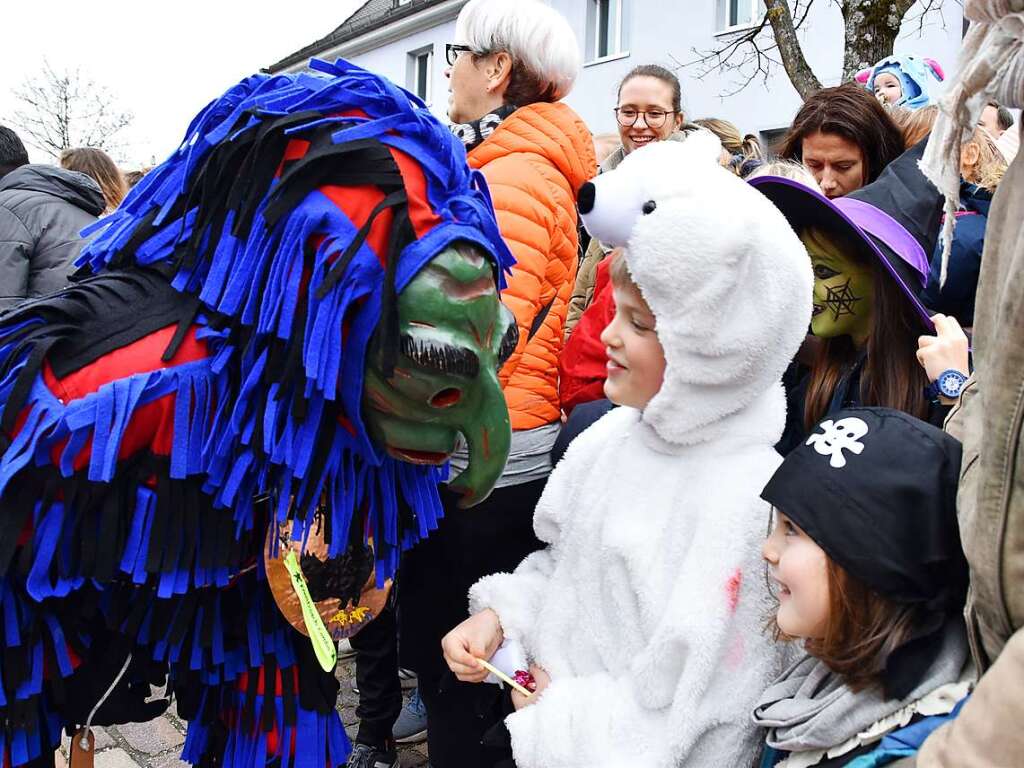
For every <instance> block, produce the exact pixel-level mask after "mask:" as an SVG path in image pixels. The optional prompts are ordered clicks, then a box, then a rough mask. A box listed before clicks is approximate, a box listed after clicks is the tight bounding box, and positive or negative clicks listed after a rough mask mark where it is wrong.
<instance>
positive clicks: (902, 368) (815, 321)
mask: <svg viewBox="0 0 1024 768" xmlns="http://www.w3.org/2000/svg"><path fill="white" fill-rule="evenodd" d="M923 151H924V143H923V142H922V143H921V144H918V145H917V146H916V147H914V148H912V149H910V150H908V151H907V152H905V153H904V154H903V155H901V156H900V157H899V158H897V159H896V160H895V161H893V162H892V163H890V164H889V166H888V167H887V168H886V169H885V170H884V171H883V172H882V174H881V176H879V177H878V179H877V180H876V181H874V182H872V183H871V184H868V185H867V186H865V187H862V188H861V189H858V190H856V191H855V192H852V193H850V194H849V195H846V196H845V197H842V198H837V199H834V200H831V199H828V198H826V197H825V196H824V195H822V194H820V193H818V192H817V191H816V190H813V189H810V188H808V187H806V186H804V185H802V184H799V183H797V182H794V181H792V180H790V179H784V178H780V177H770V176H762V177H759V178H756V179H752V180H751V181H750V183H751V184H752V185H754V186H755V187H757V189H759V190H760V191H761V192H763V193H764V194H765V195H767V196H768V198H769V199H770V200H771V201H772V202H773V203H775V205H776V206H778V208H779V209H780V210H781V211H782V213H783V214H784V215H785V216H786V218H787V219H788V220H789V223H790V225H791V226H792V227H793V229H794V230H795V231H796V232H797V234H799V235H800V239H801V240H802V241H803V243H804V246H805V247H806V248H807V254H808V256H809V258H810V260H811V265H812V268H813V270H814V313H813V315H812V318H811V332H812V333H813V334H814V335H815V336H817V337H818V338H819V339H821V340H822V344H821V345H820V347H819V349H818V352H817V356H816V358H815V359H814V361H813V363H812V364H811V365H810V368H809V369H808V370H806V372H803V374H802V376H793V378H792V379H790V380H789V381H788V382H787V386H788V393H787V396H788V400H789V409H788V415H787V425H786V432H785V434H784V435H783V437H782V440H781V441H780V442H779V445H778V449H779V451H780V452H781V453H782V454H783V455H786V454H787V453H788V452H789V451H790V450H792V449H793V448H794V447H795V446H797V445H799V444H800V442H801V441H802V440H803V439H804V438H805V437H806V435H807V433H808V430H809V429H810V427H811V426H812V425H814V424H816V423H817V422H818V421H819V420H820V419H822V418H823V417H825V416H830V415H831V414H833V413H835V412H836V411H838V410H840V409H841V408H847V407H852V406H859V405H868V406H883V407H888V408H896V409H898V410H901V411H903V412H905V413H908V414H910V415H911V416H915V417H917V418H919V419H925V420H928V421H930V422H932V423H933V424H937V425H941V423H942V419H943V418H944V417H945V415H946V413H947V412H948V410H949V408H948V406H949V405H950V404H951V403H952V400H951V399H949V398H955V396H956V395H957V394H958V391H959V386H962V383H963V381H965V380H966V377H967V374H968V373H969V372H968V361H967V343H966V337H964V335H963V331H962V330H961V329H960V326H959V325H958V324H956V320H955V319H953V318H943V319H942V321H941V322H939V323H938V325H939V326H940V327H939V328H938V330H940V331H943V332H944V336H955V337H956V338H957V339H958V340H959V342H960V343H959V344H958V345H957V350H958V353H957V354H956V355H954V356H952V357H951V358H950V359H949V360H947V361H946V364H945V365H943V366H941V370H938V371H936V370H935V366H934V365H932V364H929V365H928V366H927V371H926V370H925V369H924V367H923V364H922V365H919V362H918V359H917V352H918V344H919V339H920V338H921V337H922V336H930V335H931V334H932V333H934V332H935V331H936V322H934V321H933V318H932V317H930V313H929V312H928V310H926V309H925V307H924V305H922V304H921V302H920V300H919V299H918V294H919V293H920V292H921V290H922V289H923V288H924V287H925V284H926V282H927V279H928V272H929V257H930V255H931V254H932V253H933V252H934V250H935V240H936V236H937V233H938V231H939V221H940V216H941V212H942V211H941V198H940V196H939V194H938V191H937V190H936V189H935V188H934V187H933V186H932V185H931V184H930V183H929V182H928V181H927V180H926V179H925V178H924V176H923V175H922V174H921V172H920V171H919V170H918V168H917V161H918V160H920V158H921V154H922V152H923ZM938 317H940V316H936V318H938ZM947 320H948V321H949V322H946V321H947ZM922 343H927V342H922ZM791 373H792V370H791V371H790V373H787V378H788V377H789V376H790V374H791ZM946 374H949V375H948V376H947V375H946ZM793 379H795V381H794V380H793ZM944 384H948V386H944V387H940V386H939V385H944ZM954 385H955V386H954Z"/></svg>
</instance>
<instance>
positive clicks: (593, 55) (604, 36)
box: [587, 0, 629, 61]
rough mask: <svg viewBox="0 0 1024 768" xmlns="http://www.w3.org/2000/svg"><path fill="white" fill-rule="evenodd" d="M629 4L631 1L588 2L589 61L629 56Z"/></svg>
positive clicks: (601, 0) (607, 0)
mask: <svg viewBox="0 0 1024 768" xmlns="http://www.w3.org/2000/svg"><path fill="white" fill-rule="evenodd" d="M628 3H629V0H588V3H587V60H588V61H595V60H601V59H607V58H620V57H622V56H626V55H628V48H629V46H628V45H627V39H626V38H627V29H628V26H627V21H628V18H627V10H628V8H627V6H628Z"/></svg>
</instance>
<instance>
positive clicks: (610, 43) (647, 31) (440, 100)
mask: <svg viewBox="0 0 1024 768" xmlns="http://www.w3.org/2000/svg"><path fill="white" fill-rule="evenodd" d="M465 3H466V0H368V2H367V3H366V4H365V5H364V6H363V7H362V8H360V9H359V10H358V11H356V13H355V14H353V16H352V17H351V18H350V19H349V20H347V21H346V22H345V23H344V24H342V25H341V26H340V27H338V28H337V29H336V30H335V31H334V32H332V33H331V34H330V35H328V36H327V37H326V38H324V39H322V40H320V41H317V42H315V43H313V44H311V45H309V46H307V47H306V48H304V49H303V50H302V51H297V52H296V53H294V54H292V55H291V56H289V57H287V58H285V59H283V60H282V61H280V62H278V63H277V64H274V65H273V66H271V67H270V68H269V69H270V71H271V72H282V71H296V70H299V69H302V68H303V66H304V63H305V61H306V60H307V59H308V58H309V57H310V56H317V57H319V58H325V59H331V60H333V59H334V58H337V57H341V58H346V59H348V60H350V61H352V62H354V63H356V64H358V65H360V66H362V67H364V68H366V69H369V70H372V71H374V72H377V73H379V74H382V75H384V76H386V77H388V78H389V79H391V80H393V81H395V82H396V83H399V84H400V85H403V86H405V87H406V88H408V89H409V90H410V91H413V92H414V93H416V94H417V95H419V96H420V97H421V98H423V100H424V101H425V102H427V104H428V105H429V106H430V108H431V110H432V111H433V112H434V113H435V114H437V115H438V116H439V117H441V118H444V117H445V116H446V115H445V113H446V109H447V100H448V83H447V79H446V78H445V74H444V72H445V68H446V64H445V60H444V55H445V44H446V43H450V42H458V41H456V40H455V18H456V17H457V16H458V13H459V10H460V9H461V8H462V6H463V5H465ZM550 4H551V5H552V6H554V7H555V8H557V9H558V10H559V11H560V12H561V13H562V14H564V15H565V17H566V18H567V19H568V20H569V23H570V24H571V25H572V28H573V30H574V31H575V33H576V37H577V40H578V41H579V44H580V48H581V51H582V54H583V61H584V65H583V70H582V71H581V73H580V76H579V78H578V80H577V81H576V85H575V87H574V88H573V91H572V93H570V94H569V96H568V98H567V99H566V101H567V102H568V103H569V105H570V106H572V107H573V108H574V109H575V110H576V111H577V112H578V113H579V114H580V116H581V117H582V118H583V119H584V121H586V123H587V125H588V126H590V129H591V131H592V132H594V133H605V132H613V131H615V130H616V126H615V120H614V115H613V113H612V108H613V107H614V106H615V102H616V89H617V86H618V83H619V81H620V80H621V79H622V77H623V76H624V75H625V74H626V73H627V72H628V71H629V70H630V69H632V68H633V67H635V66H638V65H641V64H661V65H663V66H665V67H667V68H669V69H671V70H674V71H675V72H676V74H677V75H678V76H679V80H680V83H681V85H682V89H683V108H684V111H685V113H686V116H687V118H688V119H695V118H700V117H719V118H724V119H726V120H729V121H731V122H733V123H734V124H736V125H737V126H738V127H739V129H740V131H741V132H743V133H755V134H761V135H762V136H763V137H764V136H768V135H772V134H774V133H775V132H777V131H779V130H781V129H784V128H785V127H786V126H788V125H789V123H790V122H791V120H792V118H793V115H794V114H795V113H796V111H797V109H798V108H799V106H800V97H799V96H798V95H797V92H796V90H795V89H794V88H793V86H792V85H791V84H790V82H789V80H788V78H787V76H786V73H785V71H784V70H783V69H782V67H781V66H775V67H773V68H772V73H771V75H770V77H769V78H768V81H767V83H765V81H764V79H763V78H761V77H757V78H755V79H754V80H753V81H751V82H750V83H749V84H748V85H746V87H744V88H742V89H739V90H738V91H737V88H738V86H739V85H740V84H742V83H743V82H744V80H746V79H747V78H746V76H745V75H744V74H743V73H742V72H738V71H733V70H729V69H726V68H722V69H711V70H710V71H708V69H707V68H706V67H702V66H701V65H699V64H694V65H690V66H685V65H687V64H688V63H690V62H694V61H695V60H696V59H697V58H699V56H700V55H702V54H704V53H706V52H708V51H712V50H714V49H716V48H720V47H722V46H723V45H724V44H726V43H728V41H729V40H730V39H735V34H736V33H737V32H739V31H742V30H744V29H749V28H750V27H751V25H752V24H756V23H758V22H760V19H761V17H762V14H763V0H550ZM803 4H804V5H806V0H804V3H803ZM790 5H791V7H793V2H792V0H791V2H790ZM962 14H963V10H962V8H961V6H960V4H959V3H958V2H957V1H956V0H943V4H942V8H941V12H939V13H932V14H930V15H929V16H927V17H926V20H925V24H924V25H923V28H922V29H921V30H920V31H919V30H918V27H919V24H918V23H917V22H916V21H914V18H915V16H916V15H917V9H913V10H911V12H910V13H909V14H908V15H907V19H906V20H905V21H904V25H903V29H902V30H901V34H900V37H899V39H898V40H897V42H896V47H895V51H896V53H913V54H917V55H920V56H929V57H931V58H933V59H936V60H937V61H938V62H939V63H940V64H941V65H942V66H943V68H944V69H945V71H946V75H947V78H949V77H951V76H952V74H953V73H954V71H955V65H956V57H957V53H958V51H959V49H960V41H961V39H962V32H963V16H962ZM765 34H770V33H765ZM799 36H800V40H801V44H802V47H803V51H804V55H805V57H806V59H807V61H808V63H809V64H810V65H811V67H812V68H813V69H814V71H815V73H816V74H817V76H818V78H819V80H820V81H821V82H822V84H823V85H836V84H837V83H838V82H839V80H840V75H841V72H842V57H843V51H842V40H843V23H842V18H841V16H840V12H839V9H838V7H837V6H836V5H835V4H834V3H828V2H818V3H815V4H814V5H813V6H812V7H811V9H810V13H809V14H808V16H807V19H806V21H805V23H804V24H803V26H802V27H801V30H800V32H799ZM734 91H736V92H735V93H733V92H734Z"/></svg>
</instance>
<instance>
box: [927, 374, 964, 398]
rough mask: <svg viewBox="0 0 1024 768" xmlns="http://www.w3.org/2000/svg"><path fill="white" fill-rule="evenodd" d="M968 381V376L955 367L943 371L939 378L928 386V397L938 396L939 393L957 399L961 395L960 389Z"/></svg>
mask: <svg viewBox="0 0 1024 768" xmlns="http://www.w3.org/2000/svg"><path fill="white" fill-rule="evenodd" d="M966 382H967V377H966V376H964V375H963V374H962V373H960V371H955V370H953V369H950V370H948V371H943V372H942V373H940V374H939V378H937V379H936V380H935V381H933V382H932V383H931V385H930V386H929V387H928V397H929V398H936V397H938V396H939V395H943V396H945V397H948V398H950V399H951V400H956V399H957V398H958V397H960V390H962V389H963V388H964V384H965V383H966Z"/></svg>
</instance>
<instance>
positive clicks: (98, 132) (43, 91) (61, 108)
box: [11, 59, 133, 159]
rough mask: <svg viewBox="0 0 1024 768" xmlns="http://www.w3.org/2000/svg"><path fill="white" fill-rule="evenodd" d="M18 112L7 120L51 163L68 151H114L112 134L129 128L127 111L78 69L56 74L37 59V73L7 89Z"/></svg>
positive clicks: (114, 140) (129, 118) (114, 143)
mask: <svg viewBox="0 0 1024 768" xmlns="http://www.w3.org/2000/svg"><path fill="white" fill-rule="evenodd" d="M12 93H13V95H14V97H15V98H16V99H17V100H18V101H19V102H21V108H20V109H16V110H15V111H14V116H13V120H12V121H11V122H12V123H13V124H14V125H15V126H16V127H18V128H19V129H21V131H22V132H23V133H24V134H25V136H26V139H27V141H28V142H29V143H30V144H32V145H34V146H36V147H37V148H39V149H41V150H42V151H43V152H45V153H46V154H48V155H50V156H51V157H53V158H54V159H56V158H58V157H59V156H60V153H61V152H63V151H64V150H65V149H70V148H71V147H78V146H84V147H96V148H98V149H104V150H107V151H109V152H114V153H116V151H117V150H118V149H119V148H120V147H121V144H120V143H119V142H118V139H117V134H118V133H119V132H120V131H122V130H123V129H124V128H126V127H127V126H128V125H130V124H131V121H132V119H133V116H132V113H131V112H128V111H123V110H121V109H119V108H118V107H117V105H116V103H115V100H114V97H113V96H112V95H111V94H110V92H109V91H108V90H107V89H106V88H104V87H103V86H101V85H97V84H96V83H94V82H93V81H92V80H89V79H86V78H84V77H83V76H82V74H81V73H80V72H79V71H78V70H74V71H64V72H60V73H58V72H56V71H54V69H53V67H51V66H50V63H49V62H48V61H46V60H45V59H44V60H43V66H42V71H41V73H40V74H39V75H38V76H36V77H34V78H29V79H27V80H25V82H24V83H22V85H21V86H20V87H18V88H14V89H12Z"/></svg>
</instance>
